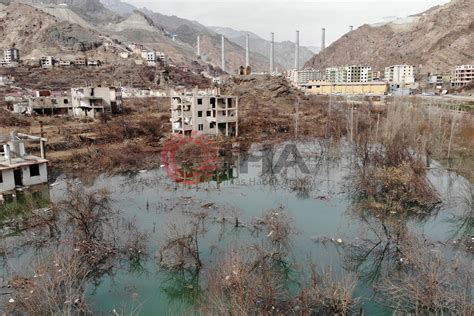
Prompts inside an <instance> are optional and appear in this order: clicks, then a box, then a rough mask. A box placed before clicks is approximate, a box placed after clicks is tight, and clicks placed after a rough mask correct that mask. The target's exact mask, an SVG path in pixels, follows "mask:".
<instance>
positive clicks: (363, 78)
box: [346, 66, 373, 82]
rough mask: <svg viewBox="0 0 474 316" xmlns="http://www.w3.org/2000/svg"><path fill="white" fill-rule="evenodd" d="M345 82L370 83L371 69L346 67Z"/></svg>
mask: <svg viewBox="0 0 474 316" xmlns="http://www.w3.org/2000/svg"><path fill="white" fill-rule="evenodd" d="M346 72H347V82H370V81H372V78H373V75H372V67H366V66H347V67H346Z"/></svg>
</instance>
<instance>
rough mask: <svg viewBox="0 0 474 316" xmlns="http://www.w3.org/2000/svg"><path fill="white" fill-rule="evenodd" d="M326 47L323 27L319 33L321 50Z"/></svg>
mask: <svg viewBox="0 0 474 316" xmlns="http://www.w3.org/2000/svg"><path fill="white" fill-rule="evenodd" d="M325 48H326V29H325V28H323V30H322V33H321V50H323V49H325Z"/></svg>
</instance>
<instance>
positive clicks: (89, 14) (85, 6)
mask: <svg viewBox="0 0 474 316" xmlns="http://www.w3.org/2000/svg"><path fill="white" fill-rule="evenodd" d="M15 1H17V2H22V3H29V4H32V5H37V6H44V5H48V4H52V5H59V4H61V5H62V6H64V5H67V8H69V9H70V10H71V11H73V12H74V13H76V14H77V15H79V16H80V17H81V18H83V19H84V20H86V21H87V22H89V23H92V24H95V25H101V24H107V23H111V22H117V21H118V20H119V19H120V16H119V15H117V14H115V13H114V12H112V11H110V10H109V9H107V8H106V7H104V5H103V4H102V3H101V2H100V1H99V0H41V1H36V0H14V1H12V2H15Z"/></svg>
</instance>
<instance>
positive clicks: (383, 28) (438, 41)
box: [305, 0, 474, 73]
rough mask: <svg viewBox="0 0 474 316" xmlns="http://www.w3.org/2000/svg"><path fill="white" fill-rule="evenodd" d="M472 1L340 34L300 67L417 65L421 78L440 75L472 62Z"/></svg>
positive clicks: (461, 0)
mask: <svg viewBox="0 0 474 316" xmlns="http://www.w3.org/2000/svg"><path fill="white" fill-rule="evenodd" d="M473 13H474V1H472V0H452V1H451V2H450V3H449V4H446V5H444V6H440V7H435V8H432V9H430V10H428V11H426V12H424V13H423V14H420V15H417V16H415V17H412V19H411V20H412V21H411V22H410V23H405V24H403V23H389V24H385V25H380V26H369V25H364V26H362V27H360V28H359V29H357V30H355V31H353V32H350V33H348V34H346V35H344V36H343V37H342V38H340V39H339V40H337V41H336V42H334V43H333V44H332V45H331V46H329V47H328V48H326V49H325V50H324V51H323V52H321V53H320V54H318V55H315V56H314V57H313V58H312V59H311V60H310V61H309V62H308V63H306V65H305V67H315V68H323V67H328V66H343V65H348V64H364V65H370V66H372V67H373V68H375V69H378V70H382V69H383V68H384V67H385V66H388V65H391V64H400V63H408V64H412V65H415V66H419V65H422V68H421V69H420V70H421V72H422V73H428V72H446V71H449V70H450V69H451V68H452V67H453V66H454V65H459V64H465V63H473V62H474V14H473Z"/></svg>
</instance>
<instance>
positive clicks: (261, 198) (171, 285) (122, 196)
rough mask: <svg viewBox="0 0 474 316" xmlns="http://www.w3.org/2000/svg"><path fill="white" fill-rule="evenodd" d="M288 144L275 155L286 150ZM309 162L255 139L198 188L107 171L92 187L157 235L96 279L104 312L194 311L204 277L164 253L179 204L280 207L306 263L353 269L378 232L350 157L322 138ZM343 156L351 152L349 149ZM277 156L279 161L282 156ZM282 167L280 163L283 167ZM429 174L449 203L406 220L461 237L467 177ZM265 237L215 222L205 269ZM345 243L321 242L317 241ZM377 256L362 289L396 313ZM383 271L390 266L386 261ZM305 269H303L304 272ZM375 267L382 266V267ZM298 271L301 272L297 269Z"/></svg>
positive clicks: (434, 233) (58, 188) (310, 148)
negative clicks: (364, 208)
mask: <svg viewBox="0 0 474 316" xmlns="http://www.w3.org/2000/svg"><path fill="white" fill-rule="evenodd" d="M283 147H284V146H280V147H279V148H277V150H276V156H278V155H279V154H281V152H282V150H283V149H282V148H283ZM297 148H298V150H299V152H300V153H301V155H302V156H303V157H304V165H305V166H306V167H307V169H308V170H307V171H309V173H307V172H305V170H302V169H304V167H305V166H303V165H301V164H298V163H294V164H292V165H285V166H284V168H278V167H277V168H275V167H274V165H272V172H268V164H267V163H266V162H265V159H259V158H258V157H260V156H261V151H260V149H261V148H259V146H253V147H252V149H251V153H253V154H254V156H250V157H245V156H241V157H238V158H237V161H236V163H235V165H233V166H231V167H229V168H228V169H227V170H225V172H224V173H223V174H222V175H221V176H220V180H219V181H216V179H214V180H213V181H210V182H208V183H201V184H196V185H182V184H177V183H175V182H174V181H172V180H171V179H170V178H169V177H168V175H167V172H166V171H165V169H164V168H159V169H156V170H146V171H145V170H144V171H142V172H140V173H137V174H134V175H121V176H112V177H109V176H103V177H100V178H98V179H96V180H95V181H94V183H93V184H92V185H91V184H88V185H85V186H86V187H87V189H88V190H96V189H102V188H105V189H107V190H108V191H110V193H111V198H112V201H113V206H114V208H115V209H118V210H120V211H121V214H122V215H123V216H125V217H127V218H129V219H134V220H135V221H136V223H137V226H138V227H139V228H140V230H142V231H145V232H147V233H148V236H149V242H148V246H149V254H150V256H149V258H148V259H146V260H144V261H143V262H141V264H140V265H131V264H129V263H128V262H123V263H121V264H120V268H117V269H116V270H115V271H114V274H113V275H112V276H106V277H104V278H103V279H102V280H101V282H99V283H98V284H95V285H92V284H91V285H90V286H89V288H88V299H89V302H91V304H92V307H93V309H94V310H95V311H96V312H98V313H104V314H110V313H111V311H112V310H113V309H116V310H122V309H123V310H126V311H128V312H131V311H134V310H136V311H140V313H141V314H143V315H152V314H160V315H163V314H181V313H189V312H190V311H192V308H193V303H194V302H195V301H196V299H197V298H198V297H199V295H200V294H201V291H202V289H204V288H205V284H203V283H204V281H203V277H202V275H201V276H199V275H192V274H182V273H171V272H169V271H166V270H163V269H161V268H160V266H159V264H158V259H157V258H156V254H157V251H158V249H159V247H160V243H161V242H162V240H163V237H164V236H163V235H164V232H165V231H166V227H167V225H168V224H169V223H176V222H180V221H182V218H181V217H180V214H179V212H177V210H178V209H182V208H194V209H201V208H202V209H208V210H209V212H212V213H213V214H215V215H212V216H215V217H219V216H221V215H219V214H220V213H218V212H220V211H225V214H226V216H228V217H229V218H235V217H238V218H239V221H241V222H243V223H244V224H246V223H250V221H251V220H252V219H254V218H256V217H261V216H262V214H263V213H264V211H265V210H268V209H278V211H279V212H284V213H285V214H286V215H287V216H288V217H290V218H291V219H292V224H293V226H294V227H295V228H296V231H297V233H296V234H295V235H294V236H293V238H292V244H291V245H292V246H291V249H292V253H291V257H292V258H293V260H292V261H294V262H296V263H298V264H299V265H302V266H304V265H305V264H306V263H305V262H306V260H307V259H309V258H312V259H313V260H314V261H315V262H316V263H317V264H318V266H321V267H324V266H326V265H329V266H332V267H333V270H334V271H336V273H347V267H348V265H350V266H353V265H354V260H355V259H354V258H353V257H352V256H351V254H350V253H348V248H346V247H343V245H344V244H346V243H351V242H353V241H355V240H357V239H359V238H361V236H366V235H367V234H370V232H368V230H369V229H368V226H367V221H365V220H364V219H362V218H360V217H359V216H358V215H357V214H355V213H354V212H353V211H351V205H353V200H352V199H351V195H350V194H349V192H348V183H349V176H350V171H351V161H350V159H337V158H332V159H327V157H325V155H322V154H321V148H320V147H319V144H318V143H314V144H313V143H305V144H299V145H298V146H297ZM340 156H343V157H347V156H349V155H345V154H344V153H341V155H340ZM275 161H277V160H275ZM277 166H278V164H277ZM428 177H429V180H430V181H431V183H432V184H433V186H434V187H435V188H436V190H437V191H438V192H439V194H440V196H441V199H442V201H443V203H442V204H441V205H440V207H439V209H438V210H436V211H435V212H433V215H431V216H428V217H425V218H423V219H420V218H413V219H410V220H408V222H407V227H408V229H409V230H410V231H411V232H417V233H419V234H421V235H423V236H424V237H425V238H427V239H429V240H431V241H432V242H443V243H445V242H447V241H449V240H452V239H454V238H456V237H458V236H457V235H458V234H462V232H463V230H462V227H461V226H462V224H461V222H460V221H456V220H455V219H457V218H462V215H463V209H462V207H461V206H458V203H457V201H458V198H459V192H461V191H462V188H463V187H464V186H465V184H466V181H465V180H464V179H463V178H462V177H460V176H457V175H456V174H454V173H451V172H448V171H445V170H443V169H442V168H441V167H440V166H436V165H434V166H433V168H432V169H431V170H430V171H429V175H428ZM65 190H66V179H65V178H63V177H60V178H59V179H58V180H57V181H56V183H55V184H54V186H51V187H50V196H51V200H52V201H59V200H61V198H62V197H63V196H64V194H65ZM263 238H266V236H264V235H259V236H254V235H252V234H250V233H249V232H246V231H244V230H240V229H236V228H235V227H233V225H226V226H223V225H221V224H217V223H211V224H209V227H208V232H207V233H206V234H205V235H204V236H203V237H202V238H200V240H199V242H200V251H201V259H202V261H203V270H202V272H201V273H202V274H204V273H206V267H209V266H212V265H213V264H216V263H217V262H218V261H219V254H222V252H225V251H226V250H227V249H230V248H232V247H233V246H235V245H238V244H240V243H251V242H254V241H255V240H261V239H263ZM331 238H332V239H333V240H338V239H340V240H341V241H342V242H340V243H339V241H337V242H327V243H321V242H317V241H318V240H322V239H324V240H331ZM31 256H32V254H31V253H29V252H22V253H21V254H19V255H18V256H17V257H13V258H9V259H8V262H6V263H4V267H3V270H2V272H1V273H2V274H0V276H2V277H3V278H4V279H7V278H8V276H11V275H14V274H15V273H17V272H18V273H19V272H22V273H24V272H25V271H29V264H30V258H31ZM370 260H372V259H371V256H368V257H367V258H365V261H364V260H361V262H358V266H359V267H360V269H359V271H358V275H359V279H360V281H359V284H358V286H357V290H356V292H355V296H360V297H361V298H362V301H363V304H362V305H363V308H364V310H365V312H366V313H367V314H377V315H382V314H387V315H390V314H391V313H390V310H388V309H387V308H385V307H383V306H382V305H380V304H379V303H377V302H376V300H375V298H374V297H373V292H372V290H371V277H369V275H373V273H374V271H368V270H370V267H371V262H370ZM381 269H383V267H381ZM298 270H299V269H296V268H295V274H297V273H298ZM375 273H378V272H377V271H375ZM295 277H297V276H296V275H295Z"/></svg>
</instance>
